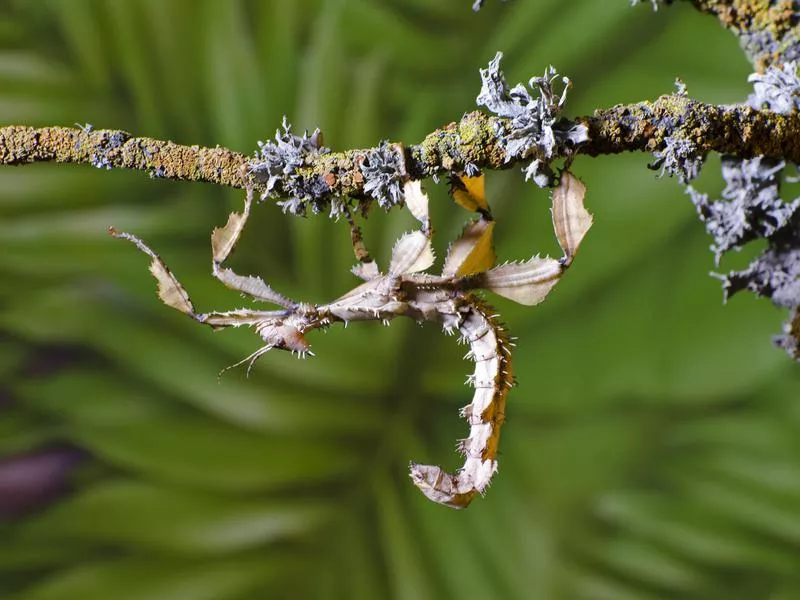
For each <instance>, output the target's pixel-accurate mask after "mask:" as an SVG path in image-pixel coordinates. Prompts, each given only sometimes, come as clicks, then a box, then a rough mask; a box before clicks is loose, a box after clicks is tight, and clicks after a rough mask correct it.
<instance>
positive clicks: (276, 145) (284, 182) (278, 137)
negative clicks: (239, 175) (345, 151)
mask: <svg viewBox="0 0 800 600" xmlns="http://www.w3.org/2000/svg"><path fill="white" fill-rule="evenodd" d="M282 126H283V131H281V130H280V129H278V130H277V131H276V132H275V141H272V140H270V141H267V142H258V147H259V149H258V151H257V152H256V156H255V158H254V159H253V160H251V161H250V163H249V168H250V175H251V177H252V178H253V179H254V180H255V181H256V182H258V183H260V184H262V185H263V186H264V187H265V190H266V191H265V192H264V193H263V194H262V196H261V199H262V200H264V199H266V198H267V197H274V198H282V197H285V198H288V199H287V200H283V201H280V202H278V205H279V206H281V208H283V211H284V212H288V213H291V214H293V215H305V214H306V212H307V210H308V208H311V210H312V211H313V212H314V213H319V212H322V211H323V210H325V209H326V208H327V207H328V205H329V204H330V194H329V192H330V188H329V187H328V185H327V184H326V183H325V181H324V180H323V179H322V178H321V177H319V176H316V175H315V176H311V177H307V176H304V175H303V174H301V173H300V171H299V169H300V168H301V167H304V166H310V165H311V164H313V162H314V160H315V159H316V158H318V157H319V156H320V155H322V154H327V153H328V152H330V150H329V149H328V148H325V147H324V146H323V145H322V144H321V139H322V135H321V134H320V131H319V129H317V130H316V131H314V133H312V134H311V135H308V132H305V133H303V135H302V136H298V135H295V134H293V133H292V127H291V125H289V123H288V122H287V120H286V117H284V118H283V124H282Z"/></svg>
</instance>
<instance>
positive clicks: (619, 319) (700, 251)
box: [0, 0, 800, 600]
mask: <svg viewBox="0 0 800 600" xmlns="http://www.w3.org/2000/svg"><path fill="white" fill-rule="evenodd" d="M469 4H470V2H468V1H467V0H435V1H433V2H431V1H430V0H382V1H375V0H316V1H314V0H308V1H295V0H274V1H271V2H268V1H262V2H257V1H244V0H169V1H164V0H124V1H122V0H69V1H62V0H51V1H45V0H41V1H37V2H31V1H30V0H0V123H2V124H27V125H56V124H58V125H71V124H73V123H76V122H78V123H81V124H82V123H86V122H88V123H92V124H93V125H94V126H95V127H96V128H106V127H108V128H121V129H126V130H128V131H130V132H132V133H133V134H135V135H143V136H151V137H155V138H164V139H171V140H174V141H175V142H178V143H183V144H202V145H214V144H221V145H224V146H228V147H230V148H232V149H234V150H238V151H241V152H244V153H251V152H252V151H254V150H255V149H256V142H257V140H265V139H267V138H270V137H271V136H272V135H273V134H274V131H275V129H276V127H277V126H278V125H279V123H280V120H281V117H282V115H284V114H286V115H287V117H288V118H289V120H290V121H291V122H292V123H293V124H294V125H295V127H296V128H297V129H299V130H302V129H304V128H309V129H313V128H315V127H321V128H322V130H323V132H324V135H325V142H326V144H327V145H329V146H331V147H332V148H334V149H345V148H350V147H367V146H374V145H376V144H377V143H378V142H379V140H381V139H384V138H389V139H392V140H400V141H404V142H406V143H414V142H417V141H420V140H421V139H422V137H423V136H424V134H425V133H426V132H428V131H430V130H432V129H434V128H436V127H439V126H442V125H444V124H446V123H448V122H450V121H452V120H457V119H458V118H459V117H460V116H461V115H462V113H463V112H465V111H468V110H472V109H474V98H475V96H476V95H477V92H478V90H479V87H480V80H479V77H478V68H479V67H482V66H485V65H486V63H487V62H488V60H489V59H491V58H492V57H493V56H494V54H495V52H496V51H497V50H502V51H503V52H504V53H505V55H506V58H505V61H504V70H505V72H506V75H507V78H508V81H509V82H510V83H511V84H513V83H516V82H518V81H527V79H528V78H529V77H530V76H532V75H539V74H541V73H542V72H543V71H544V69H545V67H546V66H547V65H548V64H551V63H552V64H553V65H555V66H556V67H557V68H558V69H559V71H560V72H561V73H563V74H566V75H568V76H570V77H571V78H572V80H573V82H574V89H573V92H572V94H571V96H570V99H569V102H568V105H567V114H569V115H578V114H585V113H587V112H590V111H591V110H592V109H593V108H594V107H602V106H609V105H612V104H616V103H621V102H632V101H637V100H640V99H648V98H654V97H656V96H657V95H659V94H662V93H668V92H670V91H672V90H673V89H674V88H673V82H674V79H675V77H681V78H682V79H683V80H684V81H685V82H686V83H687V85H688V88H689V93H690V94H691V95H692V96H694V97H696V98H698V99H702V100H704V101H709V102H716V103H726V102H736V101H740V100H742V99H743V98H744V97H745V96H746V95H747V93H748V85H747V83H746V76H747V74H748V72H749V66H748V64H747V62H746V60H745V58H744V56H743V55H742V53H741V52H740V51H739V49H738V46H737V42H736V40H735V39H734V38H733V37H732V36H731V35H730V34H728V33H726V32H725V31H723V30H722V29H721V28H720V27H719V26H718V24H717V23H716V22H715V20H714V19H712V18H709V17H705V16H702V15H700V14H698V13H697V12H695V11H694V10H692V9H691V8H690V7H689V6H688V3H686V5H684V3H679V5H677V6H674V7H672V8H670V9H667V10H661V11H659V12H658V13H656V14H654V13H653V12H652V11H651V10H649V6H646V5H644V6H639V7H637V8H630V7H629V6H628V2H627V0H614V1H611V0H605V1H603V2H599V1H597V0H571V1H570V2H562V1H559V0H514V1H510V2H507V3H500V2H496V1H493V0H489V1H488V2H487V4H486V7H485V8H484V10H483V11H481V12H480V13H478V14H474V13H473V12H472V11H471V10H470V7H469ZM650 160H652V159H651V157H648V156H645V155H641V154H640V155H624V156H614V157H604V158H598V159H591V158H587V157H580V158H578V160H576V162H575V164H574V169H573V170H574V171H575V172H576V173H577V174H578V175H579V176H581V177H582V178H583V179H584V181H585V182H586V184H587V187H588V190H589V191H588V195H587V204H588V205H589V207H590V209H591V210H592V211H593V212H594V213H595V222H596V225H595V227H594V228H593V229H592V231H591V232H590V233H589V236H588V238H587V240H586V242H585V243H584V246H583V247H582V251H581V254H580V255H579V256H578V259H577V261H576V262H575V265H574V267H573V268H572V269H571V270H570V272H569V273H568V275H567V276H566V277H565V278H564V281H563V282H562V283H561V285H560V286H559V288H558V289H557V290H556V292H555V293H554V294H553V295H552V296H551V297H549V298H548V300H547V302H545V303H544V304H543V305H542V306H540V307H536V308H533V309H531V308H525V307H519V306H514V305H512V304H511V303H509V302H506V301H503V300H501V299H496V298H491V299H490V301H492V302H493V303H494V304H495V305H496V306H497V307H498V309H499V311H500V312H501V313H502V314H503V316H504V318H505V320H506V322H507V323H508V325H509V327H510V329H511V331H512V333H513V334H514V335H516V336H518V337H519V341H518V347H517V350H516V353H515V361H516V371H517V374H518V376H519V387H517V388H516V389H514V390H513V391H512V393H511V394H510V397H509V405H508V421H507V424H506V426H505V428H504V432H503V440H502V444H501V448H502V454H501V457H500V471H499V473H498V475H497V477H496V480H495V483H494V485H493V486H492V488H491V489H490V491H489V493H488V494H487V496H486V497H485V498H484V499H478V500H476V501H475V502H474V503H473V505H472V506H471V507H470V508H469V509H468V510H467V511H465V512H456V511H451V510H449V509H446V508H443V507H441V506H438V505H434V504H432V503H431V502H428V501H427V500H425V499H424V498H423V497H422V495H421V494H420V493H419V492H418V491H417V490H416V489H414V488H413V486H412V485H411V483H410V480H409V479H408V476H407V465H408V461H409V460H410V459H413V460H417V461H421V462H429V463H433V464H443V465H445V466H446V467H448V468H455V467H456V466H457V465H458V460H459V459H458V456H457V455H456V454H455V453H454V451H453V444H454V442H455V440H456V439H457V438H458V437H462V436H463V434H464V432H465V431H466V425H465V423H464V422H463V420H460V419H459V418H458V416H457V410H458V408H459V407H460V406H462V405H463V404H465V403H466V402H467V401H468V399H469V397H470V390H469V389H468V388H466V387H464V386H463V384H462V382H463V381H464V377H465V375H466V374H467V373H469V372H471V369H472V366H471V365H470V364H469V363H468V362H465V361H463V360H461V355H462V354H463V351H464V350H463V347H459V346H457V345H456V344H455V343H454V342H453V339H452V338H450V339H448V338H446V337H444V336H442V335H441V332H440V331H438V329H437V328H435V327H433V326H426V327H423V328H419V327H417V326H416V325H414V324H412V323H406V322H403V321H396V322H395V323H394V324H393V325H392V326H391V327H389V328H383V327H380V326H379V325H377V324H374V323H365V324H358V325H354V326H351V327H349V328H348V329H347V330H346V331H345V330H344V329H342V328H341V327H334V328H333V329H332V330H331V331H329V332H328V334H327V335H322V334H314V335H312V337H311V342H312V345H313V349H314V350H315V352H316V355H317V356H316V357H315V358H313V359H310V360H308V361H298V360H296V359H294V358H293V357H291V356H290V355H289V354H288V353H270V354H268V355H266V356H265V357H264V358H262V359H261V360H260V361H259V362H258V363H257V366H256V368H255V369H254V371H253V374H252V376H251V377H250V378H249V379H246V378H245V372H244V369H236V370H233V371H229V372H227V373H226V374H224V375H223V376H222V377H221V379H220V380H219V381H218V378H217V373H218V372H219V371H220V369H222V368H223V367H225V366H227V365H230V364H232V363H234V362H236V361H238V360H239V359H241V358H242V357H243V356H246V355H247V354H249V353H250V352H252V351H253V350H255V349H256V348H257V347H258V344H259V340H258V339H257V338H256V337H255V336H254V335H253V334H252V333H251V332H249V331H226V332H222V333H219V334H214V333H212V332H211V331H210V330H208V329H206V328H203V327H200V326H197V325H196V324H194V323H192V322H191V321H190V320H189V319H186V318H185V317H183V316H182V315H180V314H178V313H177V312H175V311H172V310H170V309H168V308H166V307H164V306H163V305H162V304H161V303H160V302H159V301H158V300H157V298H156V296H155V291H154V289H155V286H154V282H153V281H152V279H151V277H150V275H149V274H148V272H147V260H146V258H145V257H144V256H142V255H141V254H140V253H138V252H136V251H135V249H134V248H132V247H131V246H130V245H129V244H124V243H121V242H118V241H114V240H112V239H111V238H109V237H108V236H107V235H106V232H105V229H106V226H108V225H112V224H113V225H114V226H116V227H117V228H119V229H121V230H125V231H131V232H134V233H136V234H137V235H139V236H141V237H142V238H143V239H145V240H146V241H147V242H148V243H149V244H151V245H152V247H153V248H155V249H156V250H157V251H158V252H159V253H160V254H161V255H162V256H163V257H164V259H165V261H166V262H167V264H168V265H170V267H171V268H172V269H173V270H174V272H175V273H176V274H177V275H178V276H179V277H180V279H181V281H182V282H183V284H184V285H185V286H186V288H187V290H188V291H189V293H190V294H191V295H192V298H193V300H194V301H195V304H196V305H197V307H198V309H199V310H211V309H219V310H224V309H231V308H235V307H238V306H241V305H242V304H243V302H244V301H243V300H242V299H240V298H239V297H238V296H237V294H235V293H233V292H231V291H229V290H226V289H224V288H223V286H222V285H220V284H219V283H218V282H217V281H216V280H214V279H213V278H212V277H211V274H210V260H209V258H210V248H209V234H210V231H211V229H212V228H213V227H214V226H215V225H220V224H222V223H224V222H225V217H226V215H227V213H228V212H230V211H231V210H238V209H239V207H240V206H241V202H242V194H241V192H236V191H232V190H227V189H219V188H215V187H213V186H210V185H203V184H192V183H176V182H169V181H163V180H151V179H149V178H148V177H147V176H146V175H145V174H143V173H136V172H123V171H110V172H105V171H102V172H101V171H97V170H95V169H93V168H91V167H88V166H71V165H70V166H68V165H32V166H26V167H22V168H0V211H2V219H0V273H1V274H2V275H0V276H2V281H3V284H2V286H0V375H1V376H2V378H1V379H0V455H1V456H2V457H3V458H2V459H0V598H3V599H6V598H10V599H15V600H16V599H20V600H21V599H25V600H34V599H35V600H39V599H41V600H45V599H47V600H55V599H59V600H60V599H65V600H67V599H73V598H74V599H89V600H93V599H111V598H113V599H115V600H117V599H119V600H145V599H147V600H154V599H155V600H161V599H164V600H173V599H175V600H198V599H199V600H217V599H220V600H222V599H225V600H228V599H230V600H238V599H257V598H258V599H260V598H348V599H349V598H355V599H361V598H364V599H372V598H414V599H417V598H461V599H472V598H477V599H483V598H521V599H530V598H535V599H561V598H563V599H567V600H569V599H586V600H644V599H667V598H690V599H704V600H708V599H717V598H719V599H723V598H724V599H770V600H790V599H794V598H800V558H798V557H800V436H798V429H800V402H798V399H800V375H798V368H797V365H796V364H793V363H791V362H790V360H789V359H788V358H787V357H786V356H785V354H784V353H782V352H781V351H779V350H776V349H774V348H773V347H772V346H771V344H770V340H769V336H770V335H771V334H772V333H776V332H778V330H779V327H780V322H781V320H782V319H783V317H784V315H783V314H782V313H781V312H780V311H778V310H777V309H775V308H773V307H772V306H771V305H770V304H769V303H768V302H766V301H756V300H755V299H753V298H751V297H749V296H745V295H742V296H741V297H736V298H735V299H734V300H732V301H731V302H730V303H729V304H728V305H727V306H723V304H722V298H721V291H720V289H719V283H718V282H717V281H716V280H714V279H712V278H711V277H709V276H708V272H709V270H712V269H713V268H714V265H713V263H712V255H711V253H710V252H709V251H708V245H709V243H710V241H709V239H708V238H707V236H706V235H705V233H704V230H703V227H702V225H701V224H700V223H699V222H698V220H697V219H696V217H695V214H694V209H693V208H692V206H691V203H690V202H689V200H688V198H687V197H685V196H684V194H683V190H682V188H681V186H679V185H678V183H677V182H676V181H675V180H672V179H662V180H659V179H657V178H656V176H655V175H654V173H653V172H652V171H649V170H647V169H646V164H647V163H648V162H649V161H650ZM487 180H488V184H487V185H488V193H489V197H490V201H491V202H492V204H493V208H494V211H495V214H496V216H497V218H498V221H499V222H498V226H497V230H496V232H497V240H498V251H499V255H500V256H501V258H502V259H503V260H506V259H522V258H528V257H530V256H531V255H532V254H534V253H536V252H551V253H554V252H556V251H557V246H556V244H555V241H554V239H553V234H552V231H551V225H550V223H549V214H548V206H547V195H546V193H545V192H543V191H541V190H538V189H537V188H535V186H533V185H532V184H524V183H523V182H522V177H521V175H520V172H519V170H518V169H512V170H510V171H507V172H502V173H489V174H488V176H487ZM699 186H700V187H701V188H703V189H704V190H705V191H709V192H711V193H714V192H718V191H719V189H720V187H721V186H720V183H719V176H718V160H715V159H712V160H711V161H710V164H709V165H708V166H707V168H706V172H705V173H704V175H703V177H702V178H701V181H700V183H699ZM428 190H429V192H430V193H431V196H432V202H433V208H432V211H433V218H434V223H435V224H436V227H437V236H436V239H435V244H436V245H437V249H438V251H439V254H440V255H443V253H444V249H445V248H446V245H447V243H448V242H449V241H450V240H452V239H453V237H454V236H455V235H456V234H457V232H458V231H459V229H460V227H461V226H462V225H463V223H464V222H465V220H466V219H467V215H466V213H464V212H463V211H461V210H460V209H458V208H457V207H456V206H455V205H454V204H453V203H452V202H450V201H449V200H448V199H447V196H446V192H445V185H444V184H439V185H435V184H433V183H432V182H429V183H428ZM411 227H413V220H412V219H411V217H410V216H409V215H408V214H406V212H405V211H393V212H392V213H390V214H383V213H381V212H377V211H376V212H374V213H373V214H372V215H371V217H370V219H369V222H368V227H367V228H366V235H367V242H368V243H369V245H370V247H371V248H372V249H373V252H375V253H376V254H377V255H378V257H379V258H380V259H382V260H383V261H384V264H385V260H386V257H387V255H388V251H389V248H390V247H391V244H392V243H393V241H394V240H395V239H396V238H397V237H398V235H399V234H400V233H401V232H402V231H404V230H407V229H410V228H411ZM750 255H752V253H750V254H748V253H742V254H741V255H737V256H734V257H729V258H727V259H726V262H724V263H723V265H722V268H725V269H730V268H736V267H740V266H742V265H744V264H746V262H747V259H748V257H749V256H750ZM352 263H353V258H352V251H351V248H350V245H349V232H348V230H347V228H346V225H345V224H344V223H343V222H342V223H338V224H337V223H333V222H332V221H330V220H328V219H326V218H324V217H321V216H320V217H312V218H308V219H298V218H293V217H290V216H284V215H282V214H281V212H280V210H279V209H278V208H277V207H276V206H274V205H272V204H265V205H262V206H260V207H259V208H258V209H257V210H256V211H255V214H254V218H253V219H252V221H251V223H250V224H249V227H248V230H247V231H246V233H245V239H244V240H243V242H242V243H241V245H240V248H239V250H238V252H237V254H236V256H235V257H234V261H233V264H234V266H235V267H236V268H237V270H238V271H239V272H242V273H254V274H260V275H262V276H263V277H264V278H265V279H266V281H267V282H269V283H270V284H272V285H273V286H274V287H275V288H276V289H278V290H279V291H281V292H282V293H284V294H287V295H289V296H291V297H294V298H297V299H299V300H303V301H309V302H323V301H329V300H331V299H333V298H335V297H336V296H338V295H340V294H341V293H343V292H345V291H347V290H348V289H349V288H350V287H351V286H353V285H354V284H355V283H356V281H355V279H354V278H353V277H352V276H351V275H350V274H349V272H348V271H349V267H350V266H351V264H352Z"/></svg>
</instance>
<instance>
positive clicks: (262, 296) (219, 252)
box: [211, 186, 298, 309]
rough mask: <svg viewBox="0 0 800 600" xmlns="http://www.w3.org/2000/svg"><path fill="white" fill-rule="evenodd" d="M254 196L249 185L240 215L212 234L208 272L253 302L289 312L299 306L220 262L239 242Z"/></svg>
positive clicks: (253, 278)
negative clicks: (267, 304)
mask: <svg viewBox="0 0 800 600" xmlns="http://www.w3.org/2000/svg"><path fill="white" fill-rule="evenodd" d="M253 194H254V190H253V188H252V186H248V188H247V196H246V197H245V201H244V210H243V211H242V213H241V214H239V213H231V214H230V216H229V217H228V222H227V223H226V224H225V226H224V227H217V228H216V229H214V231H213V232H212V233H211V251H212V260H211V271H212V273H213V274H214V277H216V278H217V279H219V280H220V281H221V282H222V283H223V284H224V285H225V286H226V287H228V288H230V289H232V290H236V291H237V292H240V293H242V294H245V295H247V296H250V297H251V298H254V299H255V300H262V301H264V302H271V303H272V304H277V305H278V306H283V307H284V308H288V309H292V308H294V307H296V306H297V305H298V303H297V302H295V301H293V300H290V299H289V298H287V297H286V296H284V295H282V294H279V293H278V292H276V291H275V290H273V289H272V288H271V287H270V286H268V285H267V284H266V283H265V282H264V280H263V279H261V278H260V277H256V276H253V275H239V274H237V273H235V272H234V271H233V270H232V269H230V268H228V267H225V268H223V267H222V263H223V262H225V260H226V259H227V258H228V256H230V254H231V253H232V252H233V250H234V248H236V243H237V242H238V241H239V238H240V237H241V235H242V231H243V230H244V226H245V224H246V223H247V219H248V218H249V217H250V207H251V206H252V204H253Z"/></svg>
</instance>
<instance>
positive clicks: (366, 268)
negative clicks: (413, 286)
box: [344, 205, 380, 281]
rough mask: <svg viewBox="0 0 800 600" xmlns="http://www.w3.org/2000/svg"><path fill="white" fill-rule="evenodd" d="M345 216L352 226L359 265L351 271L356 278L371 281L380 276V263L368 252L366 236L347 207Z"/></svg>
mask: <svg viewBox="0 0 800 600" xmlns="http://www.w3.org/2000/svg"><path fill="white" fill-rule="evenodd" d="M344 214H345V217H347V222H348V223H349V224H350V243H351V244H353V254H355V256H356V260H357V261H358V264H357V265H356V266H354V267H353V268H352V269H351V271H352V272H353V275H355V276H356V277H360V278H361V279H363V280H364V281H369V280H370V279H374V278H375V277H378V276H379V275H380V270H379V269H378V263H376V262H375V259H373V258H372V255H370V253H369V250H367V245H366V244H365V243H364V236H363V235H362V234H361V228H360V227H359V226H358V225H357V224H356V221H355V219H354V218H353V214H352V213H351V212H350V209H349V208H348V207H347V205H345V206H344Z"/></svg>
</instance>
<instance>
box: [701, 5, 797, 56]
mask: <svg viewBox="0 0 800 600" xmlns="http://www.w3.org/2000/svg"><path fill="white" fill-rule="evenodd" d="M688 1H689V2H691V3H692V4H693V5H694V7H695V8H696V9H697V10H699V11H701V12H703V13H706V14H710V15H713V16H715V17H717V19H719V22H720V23H721V24H722V26H723V27H725V28H726V29H728V30H730V31H732V32H733V33H734V34H735V35H736V36H737V37H738V38H739V41H740V43H741V45H742V49H743V50H744V52H745V54H746V55H747V57H748V58H749V59H750V61H751V62H752V63H753V66H754V67H755V68H756V70H757V71H759V72H761V71H764V70H765V69H766V68H767V67H768V66H769V65H772V64H777V63H782V62H785V61H792V60H798V59H800V54H797V48H798V40H800V21H799V20H798V15H797V8H798V7H797V2H796V0H771V1H769V0H688Z"/></svg>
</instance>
